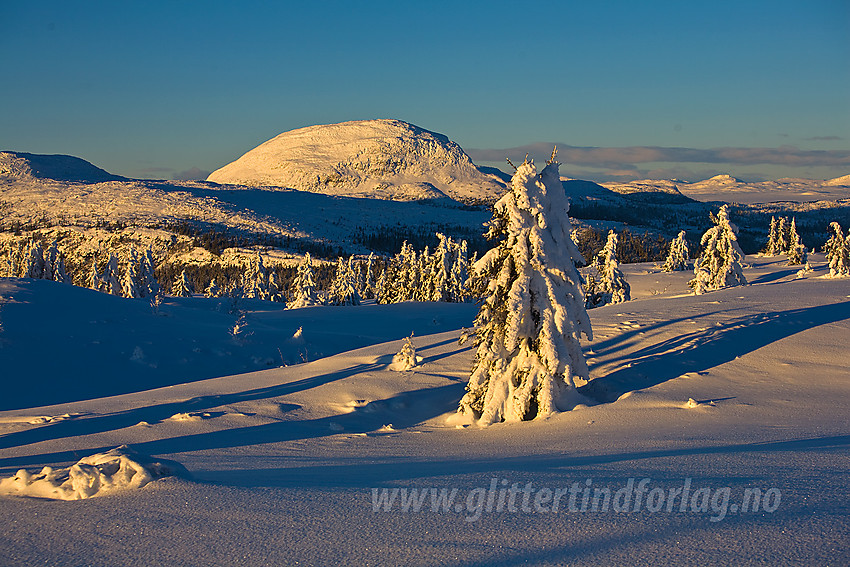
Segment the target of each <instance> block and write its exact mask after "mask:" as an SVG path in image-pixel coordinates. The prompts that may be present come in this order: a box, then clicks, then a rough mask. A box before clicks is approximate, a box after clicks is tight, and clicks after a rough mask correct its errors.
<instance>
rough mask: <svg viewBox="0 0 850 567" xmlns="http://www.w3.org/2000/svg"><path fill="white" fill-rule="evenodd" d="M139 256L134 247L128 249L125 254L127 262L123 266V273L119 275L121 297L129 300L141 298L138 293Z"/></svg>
mask: <svg viewBox="0 0 850 567" xmlns="http://www.w3.org/2000/svg"><path fill="white" fill-rule="evenodd" d="M139 274H140V266H139V255H138V254H137V253H136V249H135V248H134V247H132V246H131V247H130V250H129V251H128V253H127V261H126V263H125V266H124V272H123V274H122V275H121V296H122V297H126V298H129V299H138V298H140V297H142V294H141V292H140V291H139V287H140V285H139V279H140V277H139Z"/></svg>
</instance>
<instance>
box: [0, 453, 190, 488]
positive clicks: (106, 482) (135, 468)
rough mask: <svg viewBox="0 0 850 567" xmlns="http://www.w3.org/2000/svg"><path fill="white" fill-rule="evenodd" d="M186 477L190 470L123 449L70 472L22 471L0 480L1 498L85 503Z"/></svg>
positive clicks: (82, 463) (92, 458) (82, 462)
mask: <svg viewBox="0 0 850 567" xmlns="http://www.w3.org/2000/svg"><path fill="white" fill-rule="evenodd" d="M183 474H186V469H185V468H184V467H183V466H182V465H180V464H178V463H174V462H158V461H155V460H153V459H152V458H151V457H149V456H147V455H142V454H139V453H137V452H135V451H133V450H132V449H130V448H129V447H127V446H126V445H122V446H120V447H116V448H115V449H111V450H109V451H106V452H105V453H96V454H94V455H91V456H88V457H84V458H82V459H80V460H79V461H78V462H77V463H76V464H74V465H71V466H70V467H68V468H66V469H58V470H54V469H53V468H51V467H44V468H43V469H41V472H38V473H35V474H33V473H30V472H28V471H26V470H25V469H21V470H19V471H18V472H17V474H15V476H12V477H10V478H4V479H0V494H7V495H14V496H34V497H37V498H50V499H53V500H82V499H84V498H92V497H94V496H102V495H103V494H105V493H107V492H115V491H119V490H132V489H138V488H142V487H143V486H145V485H146V484H148V483H149V482H151V481H153V480H156V479H158V478H162V477H165V476H173V475H183Z"/></svg>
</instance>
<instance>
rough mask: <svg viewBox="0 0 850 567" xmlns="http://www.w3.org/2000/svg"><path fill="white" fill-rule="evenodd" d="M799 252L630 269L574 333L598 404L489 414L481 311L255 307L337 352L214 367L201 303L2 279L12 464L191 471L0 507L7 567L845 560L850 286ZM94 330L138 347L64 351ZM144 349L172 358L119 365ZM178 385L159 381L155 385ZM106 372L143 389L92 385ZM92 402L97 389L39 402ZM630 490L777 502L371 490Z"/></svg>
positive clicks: (209, 307) (288, 333)
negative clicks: (541, 503)
mask: <svg viewBox="0 0 850 567" xmlns="http://www.w3.org/2000/svg"><path fill="white" fill-rule="evenodd" d="M810 260H811V262H812V266H813V268H814V271H813V272H812V273H811V274H808V275H806V276H804V277H802V278H797V277H796V269H795V268H794V267H787V266H785V265H784V264H785V261H784V259H782V258H758V257H752V256H750V257H747V259H746V261H747V263H748V264H749V266H750V267H748V268H746V269H745V273H746V277H747V279H748V281H749V282H750V285H748V286H743V287H735V288H729V289H725V290H720V291H715V292H710V293H707V294H705V295H702V296H693V295H690V294H688V288H687V280H688V279H690V278H691V277H692V274H691V273H689V272H675V273H664V272H661V271H660V268H658V267H657V266H654V265H650V264H636V265H623V266H621V267H622V269H623V271H624V272H625V274H626V277H627V278H628V280H629V283H630V284H631V290H632V298H633V299H632V301H629V302H626V303H622V304H617V305H610V306H605V307H602V308H598V309H593V310H591V311H590V317H591V321H592V324H593V331H594V340H593V341H592V342H587V343H585V344H584V350H585V354H586V356H587V358H588V363H589V366H590V374H591V381H590V382H589V384H588V385H586V386H584V387H583V390H584V391H585V393H586V394H588V395H593V396H595V397H596V398H597V399H599V400H604V401H605V403H600V404H598V405H595V406H591V407H584V408H582V409H578V410H575V411H571V412H565V413H561V414H557V415H555V416H553V417H550V418H547V419H541V420H536V421H533V422H525V423H518V424H497V425H494V426H491V427H488V428H477V427H468V428H457V427H456V426H455V425H452V424H449V423H447V421H446V420H447V418H448V417H450V416H451V415H453V412H454V411H455V409H456V407H457V402H458V400H459V399H460V397H461V395H462V394H463V390H464V384H465V381H466V379H467V377H468V372H469V368H470V367H471V363H472V352H471V351H470V349H469V347H468V346H464V347H460V346H458V344H457V338H458V336H459V334H460V331H459V329H460V327H461V326H463V325H469V324H470V323H471V321H472V319H473V316H474V313H475V309H474V306H470V305H464V304H431V303H422V304H419V303H405V304H401V305H398V306H361V307H314V308H310V309H302V310H297V311H296V312H295V313H292V312H290V313H286V312H277V311H275V310H274V306H271V305H270V304H267V303H264V302H257V303H256V304H250V305H248V306H247V307H248V315H247V317H248V319H249V320H251V319H252V318H253V319H254V320H255V321H256V328H257V332H256V333H255V334H254V335H252V337H251V340H252V341H253V342H252V343H249V344H248V345H247V346H246V348H250V349H254V350H256V351H257V352H267V351H268V350H269V348H267V347H274V348H278V347H279V348H281V349H282V350H283V349H285V348H287V345H289V342H288V341H290V339H291V337H293V334H294V331H295V330H296V328H297V327H298V326H303V339H304V340H305V341H307V342H310V341H313V342H312V344H313V348H315V349H316V351H324V352H325V353H336V354H333V355H332V356H326V357H324V358H321V359H315V358H312V357H310V358H309V362H306V363H302V364H296V365H290V366H286V367H272V368H269V369H266V370H260V371H253V372H248V373H241V374H240V373H238V372H240V371H239V370H235V371H234V370H233V369H232V367H228V366H227V364H228V362H227V358H229V357H223V358H221V359H215V361H216V364H207V360H208V359H210V358H213V356H210V354H209V353H195V352H194V349H195V348H202V349H204V348H213V347H211V346H208V343H207V340H208V339H209V337H212V336H218V335H219V331H221V334H226V331H225V330H224V329H225V327H226V323H228V322H229V323H232V321H231V320H230V319H228V318H227V317H229V315H227V314H226V313H222V312H219V311H217V309H216V307H215V306H214V305H213V304H211V302H209V301H206V300H204V299H202V298H188V299H185V300H179V301H173V302H172V303H170V304H168V305H167V306H166V307H164V309H165V311H166V313H170V316H169V317H160V318H159V319H157V318H156V317H155V316H153V315H152V314H150V313H149V311H148V312H146V311H145V309H143V307H145V305H144V302H140V301H132V300H119V299H116V298H110V297H109V296H104V295H99V294H95V293H93V292H88V291H86V290H79V289H75V288H71V287H69V286H62V285H61V284H53V283H51V282H37V281H28V280H0V296H2V297H3V299H2V302H0V329H2V330H0V356H2V357H3V360H2V364H0V368H2V369H3V370H2V372H3V374H2V379H3V388H4V390H6V391H8V390H11V391H13V392H14V391H19V392H27V391H28V392H30V398H29V399H28V401H27V402H26V403H25V405H19V406H18V407H17V408H16V409H7V410H6V411H2V412H0V433H2V435H0V478H11V477H14V476H16V475H18V471H19V470H20V469H26V470H28V471H30V473H33V474H38V472H39V471H40V470H42V467H44V466H51V467H54V470H55V469H57V468H59V467H66V466H70V465H72V464H74V463H76V462H78V461H79V460H80V459H81V458H82V457H85V456H90V455H98V454H102V453H104V452H105V451H107V450H109V449H112V448H114V447H116V446H120V445H123V444H128V445H130V446H131V447H132V448H133V449H134V450H136V451H138V452H139V453H141V454H147V455H153V456H154V457H153V459H155V460H156V461H159V462H163V459H167V460H173V461H176V462H178V463H182V464H183V465H184V466H185V467H186V468H187V469H188V472H189V473H190V474H191V478H188V479H187V478H181V477H167V478H164V479H160V480H156V481H154V482H149V483H147V484H146V485H145V486H141V487H139V488H136V489H132V490H125V491H120V492H114V493H112V494H106V495H104V496H102V497H99V498H92V499H85V500H80V501H75V502H55V501H51V500H44V499H30V498H18V497H4V498H0V510H2V514H3V518H4V529H3V530H2V531H1V532H0V556H2V557H3V560H2V562H3V564H4V565H10V566H11V565H33V564H50V565H81V564H85V565H113V564H121V565H154V564H173V565H178V564H179V565H184V564H185V565H224V564H242V565H269V564H271V565H282V564H296V563H300V564H309V565H329V564H360V565H402V564H403V565H436V564H440V565H483V564H487V565H518V564H528V565H556V564H557V565H562V564H571V565H644V564H646V565H648V564H653V565H661V564H670V565H673V564H675V565H706V564H727V565H745V564H806V565H845V564H847V563H848V560H850V540H848V537H847V534H848V533H850V504H848V499H847V486H848V480H850V479H848V470H850V450H848V449H850V432H849V431H848V421H847V415H848V411H850V407H849V406H850V396H848V393H850V392H848V390H850V369H849V368H848V365H847V353H848V347H850V343H848V336H850V280H848V279H846V278H836V279H830V278H825V277H823V276H824V274H825V273H826V270H825V266H824V264H823V257H822V256H819V255H812V256H811V258H810ZM58 306H62V307H63V308H65V307H68V308H70V310H71V312H70V314H68V315H63V314H62V309H57V307H58ZM381 308H386V309H381ZM391 308H392V309H391ZM361 314H362V316H361ZM148 315H150V316H148ZM294 315H297V316H298V317H297V321H296V320H294V319H288V317H290V316H294ZM160 319H162V320H165V321H167V322H168V323H170V324H171V325H174V326H175V327H176V330H174V331H171V333H172V334H171V335H167V336H166V337H164V338H163V339H162V340H160V339H159V338H158V337H157V335H158V334H160V333H166V332H169V331H168V330H167V327H168V326H167V325H162V326H160V324H159V320H160ZM296 322H297V325H296ZM414 322H416V324H413V323H414ZM429 326H431V330H429ZM311 328H312V329H314V332H315V333H316V334H313V335H311ZM411 330H415V333H416V346H417V354H419V355H421V356H422V358H423V361H422V363H421V364H420V366H419V367H417V368H416V369H414V370H412V371H409V372H405V373H398V372H393V371H391V370H389V369H388V368H387V366H388V364H389V363H390V361H391V360H392V357H393V354H395V353H396V352H397V350H398V348H399V344H400V341H401V339H402V338H403V337H405V336H408V335H409V334H410V331H411ZM350 335H362V336H361V338H360V339H356V340H354V339H351V338H350ZM180 336H183V337H184V338H185V340H184V341H178V340H177V338H179V337H180ZM195 337H198V338H200V339H201V341H200V342H199V343H198V344H195V343H193V342H192V339H193V338H195ZM95 340H99V341H104V340H109V341H113V342H114V344H113V345H111V346H110V348H109V349H104V352H107V351H109V352H119V351H120V349H119V348H117V345H118V344H119V343H120V344H125V345H128V346H127V350H125V355H126V358H127V359H128V360H127V361H126V362H121V361H119V360H118V359H117V357H116V358H115V359H112V360H110V361H108V362H102V361H99V356H102V354H103V353H101V354H100V355H97V353H95V352H93V351H92V352H90V353H89V354H88V355H79V356H76V355H75V354H74V353H75V350H76V349H81V350H83V351H85V350H86V349H90V348H93V347H92V342H93V341H95ZM145 341H150V344H148V343H147V342H145ZM134 345H139V346H140V347H141V349H142V351H143V352H144V356H145V357H146V358H148V359H150V360H164V359H173V360H174V361H175V363H174V364H175V366H173V367H170V368H169V369H168V370H167V371H164V372H162V373H160V372H156V371H154V370H153V369H150V370H149V371H148V372H146V373H142V372H140V373H136V374H133V375H129V376H128V375H126V374H125V372H126V371H127V369H128V368H131V367H132V364H136V363H135V362H131V361H129V359H130V358H132V357H133V349H132V348H131V347H132V346H134ZM199 345H200V346H199ZM234 348H235V347H234ZM57 349H59V350H57ZM244 354H247V352H246V353H244ZM236 358H239V357H238V356H237V357H236ZM182 359H185V362H183V363H182V366H178V364H179V363H180V361H181V360H182ZM55 360H58V362H54V361H55ZM195 366H200V367H204V366H206V371H212V374H206V376H211V375H217V376H218V377H216V378H209V379H205V380H199V381H196V382H185V379H184V377H186V376H192V379H195V378H201V377H203V375H204V373H203V372H198V373H195V374H194V375H193V374H192V372H194V371H193V370H192V369H193V367H195ZM216 366H218V368H215V367H216ZM216 370H220V372H216ZM164 377H167V379H166V380H165V381H166V382H167V383H168V384H170V385H168V386H165V387H159V386H162V385H163V382H162V379H163V378H164ZM184 382H185V383H184ZM63 384H64V385H65V386H66V387H65V389H64V390H62V385H63ZM116 384H120V385H121V386H122V387H126V389H125V390H123V391H128V392H132V393H126V394H121V395H111V396H109V397H98V395H99V394H98V392H101V393H102V395H109V394H114V393H115V385H116ZM150 388H153V389H150ZM78 390H79V391H84V392H85V395H86V397H87V398H90V399H84V400H80V401H76V402H70V401H68V397H67V396H65V398H66V399H65V400H63V401H61V402H57V403H54V404H53V405H43V403H44V402H40V401H39V400H44V399H46V397H48V396H50V395H52V394H54V393H56V392H60V391H62V392H67V391H71V392H75V391H78ZM74 397H75V396H71V398H74ZM690 400H693V402H690ZM630 478H631V479H636V480H640V479H643V478H649V479H651V483H652V484H651V486H658V487H662V488H664V489H673V488H675V487H681V486H682V485H683V482H684V481H685V479H691V481H692V483H693V485H694V486H699V487H710V488H713V489H719V488H721V487H729V488H730V490H731V494H732V500H731V502H738V501H739V499H740V496H741V493H742V492H743V490H744V489H746V488H752V487H759V488H762V489H769V488H776V489H778V490H779V491H780V492H781V503H779V505H778V507H777V508H776V509H775V510H774V511H772V512H765V511H760V512H758V513H735V512H732V510H731V508H730V509H729V510H728V514H726V515H725V516H724V517H723V518H722V519H721V520H719V521H715V520H712V517H714V518H715V519H716V518H717V517H718V516H717V515H716V514H714V515H713V514H712V513H710V512H709V513H699V512H694V511H684V512H682V511H679V509H678V508H676V509H674V510H673V511H671V512H667V511H666V510H662V511H659V512H655V513H652V512H650V511H648V510H647V509H646V508H642V509H641V510H640V511H636V512H613V511H608V512H590V511H586V512H569V511H567V510H566V509H564V510H561V511H560V512H559V513H547V512H531V513H525V512H522V511H518V512H509V511H501V512H496V511H491V512H486V511H485V512H483V513H482V514H481V516H480V518H478V519H477V521H469V517H470V516H469V513H468V511H466V510H461V511H456V510H454V509H450V510H447V511H438V512H432V511H430V510H429V509H426V510H424V511H421V512H411V511H408V512H402V511H401V510H399V509H394V510H393V511H389V512H384V511H378V512H375V511H373V506H372V490H371V489H372V488H392V487H405V488H425V487H444V488H457V489H459V490H460V491H461V494H466V493H470V491H471V490H473V489H476V488H481V487H484V488H486V487H487V486H489V485H490V484H491V482H493V481H494V479H495V481H496V482H501V481H502V480H504V481H505V482H506V483H520V486H525V485H526V483H528V482H531V483H532V484H533V486H534V487H550V488H552V489H555V488H561V487H567V488H568V487H570V485H571V483H573V482H578V483H580V484H581V485H582V486H584V485H585V483H586V480H590V481H592V484H593V486H609V487H611V488H612V489H616V488H619V487H621V486H625V485H626V484H627V481H628V479H630ZM481 489H482V490H483V488H481Z"/></svg>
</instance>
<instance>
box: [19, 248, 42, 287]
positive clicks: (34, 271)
mask: <svg viewBox="0 0 850 567" xmlns="http://www.w3.org/2000/svg"><path fill="white" fill-rule="evenodd" d="M20 277H22V278H33V279H37V280H40V279H41V278H43V277H44V249H43V248H42V247H41V244H40V243H39V242H38V241H35V240H33V241H30V242H29V244H27V247H26V250H25V251H24V255H23V259H22V261H21V264H20Z"/></svg>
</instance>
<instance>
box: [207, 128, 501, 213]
mask: <svg viewBox="0 0 850 567" xmlns="http://www.w3.org/2000/svg"><path fill="white" fill-rule="evenodd" d="M207 180H208V181H213V182H216V183H233V184H237V185H254V186H256V185H274V186H280V187H290V188H294V189H300V190H303V191H315V192H320V193H326V194H329V195H346V196H350V197H353V196H357V197H371V198H381V199H393V200H399V201H413V200H419V199H445V198H446V197H448V198H450V199H455V200H457V201H461V202H465V203H493V202H495V201H496V199H498V197H499V196H500V195H501V194H502V193H504V191H505V185H504V183H503V182H502V181H501V179H499V178H498V177H496V176H494V175H490V174H485V173H482V172H481V171H480V170H479V169H478V168H477V167H476V166H475V164H473V163H472V160H470V159H469V156H467V155H466V153H464V151H463V150H462V149H461V147H460V146H458V145H457V144H455V143H454V142H452V141H450V140H449V139H448V138H447V137H445V136H444V135H442V134H437V133H434V132H429V131H428V130H424V129H422V128H419V127H418V126H414V125H413V124H408V123H407V122H402V121H400V120H358V121H352V122H342V123H340V124H328V125H321V126H309V127H307V128H300V129H298V130H292V131H290V132H284V133H283V134H280V135H279V136H277V137H275V138H272V139H271V140H269V141H267V142H264V143H263V144H260V145H259V146H257V147H256V148H254V149H253V150H251V151H249V152H248V153H246V154H245V155H243V156H242V157H240V158H239V159H237V160H236V161H234V162H232V163H229V164H227V165H225V166H224V167H222V168H220V169H218V170H216V171H214V172H213V173H212V174H211V175H210V176H209V177H208V178H207Z"/></svg>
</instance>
